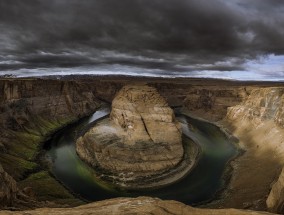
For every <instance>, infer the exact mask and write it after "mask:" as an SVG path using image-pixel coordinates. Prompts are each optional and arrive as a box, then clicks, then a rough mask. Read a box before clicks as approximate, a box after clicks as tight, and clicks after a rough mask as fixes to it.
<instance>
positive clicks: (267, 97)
mask: <svg viewBox="0 0 284 215" xmlns="http://www.w3.org/2000/svg"><path fill="white" fill-rule="evenodd" d="M283 111H284V88H283V87H266V88H258V89H254V90H252V91H251V93H250V95H249V96H248V97H247V99H246V100H245V101H244V102H242V103H241V104H239V105H236V106H233V107H230V108H228V113H227V116H226V119H225V124H226V126H227V127H229V128H230V129H231V131H232V132H233V134H234V135H235V136H237V137H238V138H239V140H240V142H239V145H240V146H241V147H242V148H243V149H244V150H245V151H246V152H245V153H244V155H243V156H241V157H240V158H239V159H237V161H234V162H233V166H234V165H235V169H236V171H235V173H236V174H234V176H233V178H232V181H231V185H230V186H231V187H230V188H229V189H230V195H229V196H230V197H229V198H227V199H231V201H234V202H230V200H229V201H226V203H225V204H224V205H225V206H226V204H227V205H230V204H235V205H236V207H243V206H244V204H245V205H247V207H249V208H253V209H257V208H258V207H263V205H265V201H266V198H267V196H268V195H269V198H268V201H267V206H268V208H269V210H270V211H273V212H279V213H283V211H282V206H281V205H282V204H283V201H282V199H283V194H281V193H282V190H283V185H282V184H283V183H282V182H281V181H282V177H283V176H282V177H281V176H280V178H279V180H280V181H279V182H277V185H275V186H276V187H277V189H275V187H274V189H272V191H271V192H270V189H271V185H272V184H273V182H274V180H276V179H277V178H278V176H279V174H280V172H281V169H282V167H283V165H284V147H283V144H284V130H283V125H284V123H283V114H284V113H283ZM281 187H282V188H281ZM280 190H281V191H280ZM269 193H270V194H269ZM281 201H282V202H281ZM261 205H262V206H261ZM279 205H280V206H281V207H280V206H279Z"/></svg>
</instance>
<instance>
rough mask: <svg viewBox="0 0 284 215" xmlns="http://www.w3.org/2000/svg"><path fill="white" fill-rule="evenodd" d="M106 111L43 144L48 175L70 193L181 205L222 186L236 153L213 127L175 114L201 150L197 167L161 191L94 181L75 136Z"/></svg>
mask: <svg viewBox="0 0 284 215" xmlns="http://www.w3.org/2000/svg"><path fill="white" fill-rule="evenodd" d="M109 112H110V109H109V107H102V108H101V109H100V110H98V111H96V112H95V113H94V114H93V115H92V116H91V117H89V118H86V119H83V120H81V121H79V122H77V123H74V124H73V125H71V126H68V127H67V128H64V129H62V130H61V131H60V132H58V133H57V134H55V135H54V137H53V138H52V139H51V140H50V141H49V142H48V143H47V144H46V154H45V158H46V159H47V160H48V162H49V163H50V164H51V165H50V166H51V167H50V171H51V173H52V174H53V175H54V176H55V177H56V178H57V179H58V180H59V181H61V182H62V183H63V184H64V185H65V186H66V187H67V188H68V189H70V190H71V191H72V192H73V193H75V194H76V195H78V196H80V197H81V198H83V199H86V200H88V201H98V200H104V199H109V198H114V197H124V196H125V197H126V196H130V197H135V196H153V197H159V198H161V199H171V200H177V201H180V202H183V203H185V204H198V203H202V202H206V201H208V200H211V199H212V198H213V197H214V195H215V194H216V193H217V192H218V191H219V190H220V189H222V188H223V187H224V186H225V180H224V177H223V175H224V170H225V167H226V165H228V161H229V160H231V159H232V158H234V157H235V156H237V154H238V150H237V148H236V147H235V146H234V144H232V143H231V142H230V141H229V139H228V138H227V136H226V135H225V134H224V133H223V132H222V131H221V130H220V129H219V128H218V127H217V126H215V125H214V124H211V123H208V122H205V121H201V120H198V119H194V118H190V117H188V116H186V115H183V114H177V119H178V120H179V121H180V122H181V124H182V130H183V134H184V135H185V138H187V140H186V141H192V140H193V141H194V142H195V143H197V144H199V147H200V149H201V152H200V157H199V160H198V163H197V164H196V166H195V167H194V168H193V170H192V171H191V172H190V173H189V174H188V175H186V176H185V177H184V178H183V179H182V180H179V181H178V182H176V183H174V184H171V185H168V186H165V187H163V188H159V189H154V190H148V191H131V192H130V191H126V190H121V189H118V188H115V187H113V186H112V185H109V184H106V183H104V182H102V181H100V180H99V179H98V178H96V177H94V170H93V169H92V168H90V167H89V166H88V165H87V164H85V163H84V162H83V161H81V160H80V158H79V157H78V155H77V153H76V149H75V137H76V136H77V135H78V132H79V131H80V130H82V129H83V128H84V127H86V126H88V125H89V124H90V123H94V121H98V120H100V119H101V118H103V117H105V116H106V115H108V114H109Z"/></svg>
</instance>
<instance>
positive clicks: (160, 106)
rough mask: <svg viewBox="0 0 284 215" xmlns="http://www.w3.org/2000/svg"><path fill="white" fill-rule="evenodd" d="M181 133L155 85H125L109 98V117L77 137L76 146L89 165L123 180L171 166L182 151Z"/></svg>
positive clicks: (179, 160)
mask: <svg viewBox="0 0 284 215" xmlns="http://www.w3.org/2000/svg"><path fill="white" fill-rule="evenodd" d="M181 135H182V132H181V126H180V125H179V123H178V122H177V121H176V119H175V116H174V113H173V110H172V109H171V108H170V107H169V106H168V104H167V102H166V101H165V99H164V98H162V97H161V96H160V95H159V94H158V92H157V91H156V89H155V88H153V87H149V86H147V85H135V86H134V85H128V86H125V87H123V88H122V89H121V90H120V91H119V93H118V94H117V95H116V97H115V99H114V100H113V102H112V111H111V114H110V118H109V119H105V120H103V121H101V122H100V123H98V124H97V125H96V126H94V127H93V128H91V129H90V130H89V131H88V132H87V133H86V134H85V135H84V136H83V137H80V138H79V139H78V141H77V143H76V146H77V147H76V149H77V152H78V154H79V156H80V157H81V158H82V159H83V160H85V161H87V162H88V163H89V164H91V165H92V166H93V167H95V168H101V169H103V170H104V171H105V172H110V173H113V174H114V175H119V178H123V181H124V182H125V183H126V184H127V183H128V182H127V181H133V180H137V178H139V177H140V179H141V180H142V178H143V177H150V176H151V175H157V174H161V173H163V172H165V171H169V170H170V169H173V168H175V167H176V166H177V164H179V163H180V162H181V160H182V158H183V155H184V150H183V145H182V138H181ZM141 177H142V178H141ZM126 184H125V186H127V185H126Z"/></svg>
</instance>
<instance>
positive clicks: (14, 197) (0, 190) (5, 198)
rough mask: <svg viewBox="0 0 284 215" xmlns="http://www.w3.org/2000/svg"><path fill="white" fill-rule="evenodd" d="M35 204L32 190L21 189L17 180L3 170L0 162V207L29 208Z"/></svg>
mask: <svg viewBox="0 0 284 215" xmlns="http://www.w3.org/2000/svg"><path fill="white" fill-rule="evenodd" d="M32 205H36V202H35V199H34V198H33V194H32V192H29V189H27V188H26V189H24V190H21V189H19V188H18V185H17V182H16V181H15V180H14V179H13V178H12V177H11V176H10V175H9V174H8V173H6V172H5V171H4V169H3V167H2V166H1V164H0V209H1V208H2V209H3V208H6V209H8V208H15V207H17V206H20V207H21V208H23V207H26V208H30V207H31V206H32Z"/></svg>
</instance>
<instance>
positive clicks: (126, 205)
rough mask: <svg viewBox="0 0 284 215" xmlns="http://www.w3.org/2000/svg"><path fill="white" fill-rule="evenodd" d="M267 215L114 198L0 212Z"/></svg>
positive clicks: (2, 214)
mask: <svg viewBox="0 0 284 215" xmlns="http://www.w3.org/2000/svg"><path fill="white" fill-rule="evenodd" d="M12 214H13V215H22V214H29V215H46V214H49V215H69V214H74V215H83V214H92V215H109V214H115V215H130V214H141V215H142V214H143V215H146V214H149V215H150V214H151V215H228V214H230V215H265V214H267V215H269V214H270V213H265V212H256V211H245V210H237V209H198V208H193V207H190V206H187V205H185V204H182V203H180V202H176V201H169V200H167V201H165V200H164V201H163V200H160V199H157V198H149V197H139V198H116V199H109V200H105V201H100V202H95V203H90V204H87V205H83V206H79V207H75V208H64V209H63V208H61V209H60V208H40V209H36V210H32V211H25V212H24V213H23V212H15V211H12V212H11V211H2V212H1V211H0V215H12Z"/></svg>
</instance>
